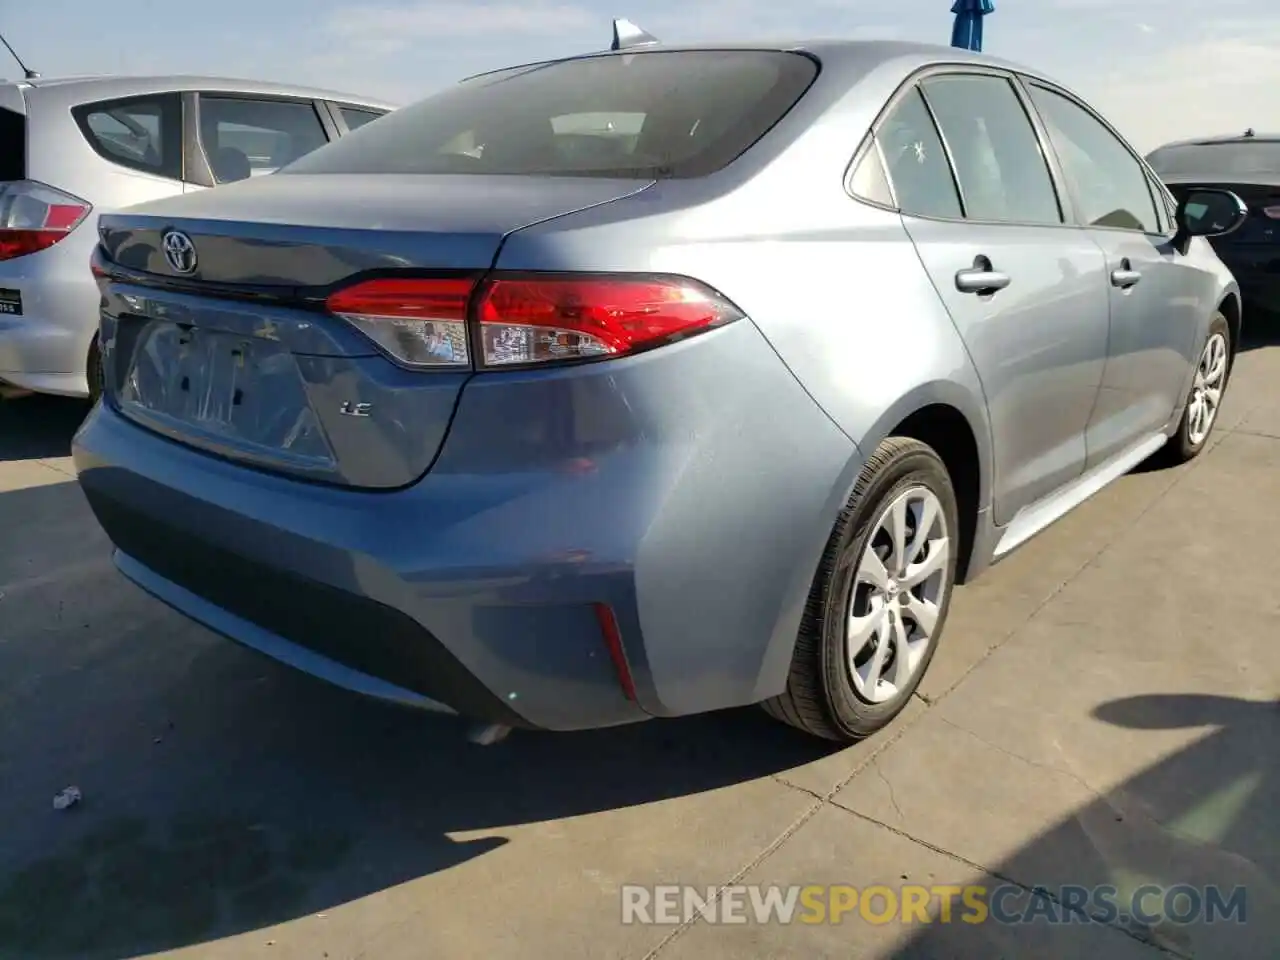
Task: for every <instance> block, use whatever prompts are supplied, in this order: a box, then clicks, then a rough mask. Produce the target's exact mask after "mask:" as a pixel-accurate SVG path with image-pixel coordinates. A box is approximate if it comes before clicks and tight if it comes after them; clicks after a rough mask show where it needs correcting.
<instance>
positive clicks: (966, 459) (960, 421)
mask: <svg viewBox="0 0 1280 960" xmlns="http://www.w3.org/2000/svg"><path fill="white" fill-rule="evenodd" d="M886 437H907V438H909V439H912V440H919V441H920V442H921V443H925V444H928V445H929V446H930V447H932V448H933V449H934V451H935V452H936V453H937V454H938V456H939V457H940V458H941V459H942V462H943V463H944V464H945V465H946V467H947V472H948V473H949V474H950V475H951V482H952V485H953V486H954V487H955V490H956V499H957V505H958V507H959V509H960V534H961V540H962V543H961V546H960V553H959V563H958V564H957V579H958V581H959V582H961V583H963V582H964V581H965V579H966V578H967V577H966V575H967V572H968V569H969V565H970V561H971V559H972V555H973V547H974V542H975V538H976V534H977V521H978V516H979V515H980V514H981V512H982V511H983V510H984V509H985V508H986V507H987V506H988V505H989V504H990V502H991V477H992V469H993V468H992V463H993V458H992V452H991V431H990V427H989V425H988V423H987V419H986V407H985V404H983V403H982V402H981V401H980V400H979V399H977V398H975V397H973V396H972V395H970V394H969V392H968V391H966V390H964V388H963V387H961V386H959V385H957V384H954V383H934V384H929V385H926V386H924V387H922V388H920V389H919V390H917V391H913V393H912V394H910V395H908V396H907V397H904V398H903V399H902V401H900V402H899V403H897V404H894V405H893V406H892V407H891V408H890V409H889V411H888V412H887V413H886V415H885V416H884V417H883V418H881V420H880V421H879V422H878V423H877V425H876V427H875V428H874V429H873V430H871V431H868V433H867V436H865V437H862V438H859V442H858V446H859V447H860V448H861V449H862V450H863V451H871V450H874V449H875V448H876V447H877V446H878V445H879V444H880V442H881V441H882V440H884V439H885V438H886Z"/></svg>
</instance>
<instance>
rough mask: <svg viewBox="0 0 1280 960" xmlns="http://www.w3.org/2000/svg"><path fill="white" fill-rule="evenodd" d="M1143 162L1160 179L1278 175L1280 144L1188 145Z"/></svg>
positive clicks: (1166, 149) (1167, 149)
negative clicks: (1258, 174)
mask: <svg viewBox="0 0 1280 960" xmlns="http://www.w3.org/2000/svg"><path fill="white" fill-rule="evenodd" d="M1147 163H1149V164H1151V169H1152V170H1154V171H1155V172H1156V173H1158V174H1160V176H1162V177H1171V178H1172V177H1177V178H1188V179H1199V180H1219V181H1221V180H1222V179H1223V178H1224V177H1230V176H1239V175H1247V174H1257V173H1266V174H1270V175H1272V176H1275V175H1276V174H1280V141H1276V140H1257V141H1235V142H1232V141H1228V142H1226V143H1188V144H1182V145H1179V146H1168V147H1161V148H1160V149H1159V150H1156V151H1155V152H1154V153H1152V154H1151V155H1150V156H1149V157H1147Z"/></svg>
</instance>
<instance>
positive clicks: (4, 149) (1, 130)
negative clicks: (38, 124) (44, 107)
mask: <svg viewBox="0 0 1280 960" xmlns="http://www.w3.org/2000/svg"><path fill="white" fill-rule="evenodd" d="M26 158H27V118H26V117H24V116H23V115H22V114H20V113H16V112H15V111H13V110H5V109H4V108H2V107H0V183H3V182H5V181H6V180H25V179H26V178H27V171H26V166H27V161H26Z"/></svg>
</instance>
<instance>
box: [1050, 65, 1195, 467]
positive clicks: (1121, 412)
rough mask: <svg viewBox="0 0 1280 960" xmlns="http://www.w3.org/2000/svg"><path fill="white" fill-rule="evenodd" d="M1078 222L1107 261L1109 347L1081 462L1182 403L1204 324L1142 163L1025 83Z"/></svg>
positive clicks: (1103, 127)
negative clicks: (1085, 452)
mask: <svg viewBox="0 0 1280 960" xmlns="http://www.w3.org/2000/svg"><path fill="white" fill-rule="evenodd" d="M1027 90H1028V93H1029V95H1030V98H1031V101H1032V103H1033V104H1034V105H1035V107H1036V109H1037V111H1038V112H1039V115H1040V117H1041V118H1042V119H1043V121H1044V124H1045V128H1046V130H1047V133H1048V137H1049V140H1050V142H1051V144H1052V145H1053V149H1054V152H1055V153H1056V154H1057V158H1058V162H1059V163H1060V164H1061V166H1062V170H1063V173H1064V174H1065V179H1066V181H1067V184H1068V188H1069V189H1070V191H1071V193H1072V198H1073V201H1074V203H1075V205H1076V210H1077V213H1078V216H1079V219H1080V222H1081V223H1082V224H1083V225H1085V226H1087V227H1088V229H1089V233H1090V235H1091V236H1092V237H1093V239H1094V241H1095V242H1097V243H1098V245H1099V246H1100V247H1102V249H1103V251H1104V252H1105V254H1106V258H1107V289H1108V292H1109V296H1110V304H1111V342H1110V347H1109V356H1108V360H1107V367H1106V372H1105V373H1104V374H1103V378H1102V390H1101V392H1100V393H1099V395H1098V404H1097V408H1096V409H1095V410H1094V413H1093V416H1092V418H1091V420H1090V423H1089V429H1088V443H1089V464H1090V466H1093V465H1097V464H1100V463H1102V462H1104V461H1105V460H1107V459H1109V458H1110V457H1113V456H1115V455H1116V454H1118V453H1120V452H1122V451H1124V450H1125V449H1127V448H1129V447H1132V446H1133V445H1134V444H1136V443H1139V442H1141V441H1143V440H1145V439H1148V438H1150V437H1151V436H1153V435H1155V434H1156V433H1158V432H1160V431H1161V430H1162V429H1163V428H1164V426H1165V424H1166V423H1167V422H1168V420H1169V417H1170V416H1171V415H1172V413H1173V411H1174V410H1175V408H1176V407H1177V406H1178V405H1179V403H1180V401H1181V399H1182V398H1181V397H1180V394H1181V392H1182V390H1183V384H1184V383H1185V382H1186V378H1187V377H1186V375H1187V370H1188V365H1189V364H1190V363H1191V362H1192V359H1193V353H1194V351H1195V350H1196V349H1197V346H1198V345H1197V344H1196V343H1195V338H1196V336H1197V333H1198V331H1199V330H1200V329H1201V326H1202V320H1203V318H1202V317H1200V316H1198V315H1197V312H1198V310H1200V309H1201V298H1200V297H1198V296H1197V295H1196V293H1197V291H1196V289H1195V284H1196V272H1195V271H1194V270H1191V269H1189V268H1188V267H1187V266H1186V264H1185V258H1184V257H1183V256H1182V255H1181V254H1180V253H1178V251H1177V250H1175V249H1174V247H1173V244H1172V242H1171V241H1172V239H1173V230H1172V227H1171V224H1170V223H1169V222H1168V219H1167V211H1166V210H1164V204H1163V202H1160V203H1157V197H1158V196H1159V194H1158V193H1157V192H1156V191H1155V190H1154V189H1153V184H1152V183H1151V181H1150V178H1149V176H1148V173H1147V170H1146V167H1145V166H1144V165H1143V164H1142V162H1141V161H1140V160H1139V159H1138V157H1137V155H1136V154H1135V153H1134V151H1133V150H1132V149H1130V147H1129V146H1128V144H1126V143H1125V142H1124V141H1123V140H1122V139H1120V137H1119V136H1118V135H1117V134H1116V133H1115V132H1114V131H1112V130H1111V128H1110V127H1109V126H1108V125H1107V124H1106V123H1105V122H1104V121H1103V120H1101V119H1100V118H1099V117H1098V116H1097V114H1095V113H1094V112H1093V111H1091V110H1090V109H1089V108H1088V107H1087V106H1085V105H1084V104H1083V103H1081V102H1080V101H1079V100H1076V99H1075V98H1074V97H1071V96H1070V95H1068V94H1067V93H1065V92H1063V91H1061V90H1055V89H1053V88H1051V87H1049V86H1047V85H1045V84H1042V83H1040V82H1039V81H1034V82H1028V83H1027Z"/></svg>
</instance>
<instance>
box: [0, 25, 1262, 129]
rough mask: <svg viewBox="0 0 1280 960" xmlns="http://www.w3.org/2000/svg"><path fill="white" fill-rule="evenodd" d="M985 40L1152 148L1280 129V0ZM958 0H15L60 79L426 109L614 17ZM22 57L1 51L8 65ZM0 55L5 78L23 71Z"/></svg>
mask: <svg viewBox="0 0 1280 960" xmlns="http://www.w3.org/2000/svg"><path fill="white" fill-rule="evenodd" d="M995 3H996V12H995V13H994V14H993V15H991V17H989V18H988V20H987V24H986V49H987V51H988V52H991V53H994V54H997V55H999V56H1002V57H1005V58H1007V59H1011V60H1016V61H1019V62H1022V63H1025V64H1028V65H1030V66H1034V67H1036V68H1038V69H1040V70H1042V71H1044V72H1046V73H1049V74H1050V75H1052V76H1054V77H1055V78H1056V79H1058V80H1059V81H1061V82H1063V83H1065V84H1067V85H1068V86H1070V87H1072V88H1073V89H1075V90H1076V91H1077V92H1079V93H1080V94H1082V95H1084V96H1085V97H1086V98H1087V99H1089V100H1090V102H1091V103H1093V104H1094V106H1095V107H1097V108H1098V109H1099V110H1100V111H1101V112H1102V113H1103V114H1104V115H1105V116H1107V117H1108V119H1110V120H1111V121H1112V122H1113V123H1115V124H1116V125H1117V126H1118V127H1119V129H1120V130H1121V131H1122V132H1123V133H1124V134H1125V135H1126V136H1127V137H1128V138H1129V139H1130V141H1132V142H1133V143H1134V145H1135V146H1137V147H1138V148H1139V149H1142V150H1144V151H1145V150H1150V149H1153V148H1154V147H1157V146H1159V145H1160V144H1162V143H1165V142H1167V141H1169V140H1172V139H1178V138H1182V137H1193V136H1204V135H1208V134H1215V133H1240V132H1243V131H1244V129H1245V128H1246V127H1254V128H1256V129H1257V130H1259V131H1264V130H1266V131H1269V132H1274V133H1280V96H1277V95H1276V94H1275V91H1277V90H1280V55H1278V54H1280V0H995ZM950 5H951V3H950V0H611V2H610V3H609V4H607V5H606V4H602V3H601V2H600V0H372V2H360V0H212V2H204V3H178V4H171V3H155V2H154V0H106V2H102V0H0V32H3V33H4V35H5V37H6V38H7V39H8V40H9V42H10V43H11V44H12V45H13V46H14V47H15V48H16V49H17V51H18V53H19V54H20V55H21V56H22V57H23V58H24V59H25V60H26V61H27V63H28V66H30V67H31V68H32V69H35V70H38V71H39V72H41V73H42V74H44V76H46V77H52V76H59V75H69V74H86V73H133V74H146V73H196V74H208V75H217V76H233V77H250V78H254V79H263V80H278V81H285V82H296V83H304V84H309V85H315V86H322V87H326V88H329V89H336V90H341V91H346V92H351V93H357V94H364V95H367V96H371V97H378V98H383V99H387V100H390V101H391V102H393V103H396V104H404V103H411V102H413V101H414V100H418V99H421V98H422V97H424V96H427V95H429V94H430V93H432V92H434V91H435V90H438V89H440V88H441V87H443V86H445V85H447V84H449V83H452V82H454V81H456V80H458V79H461V78H462V77H464V76H467V75H469V74H473V73H478V72H480V71H483V70H488V69H495V68H498V67H503V66H509V65H512V64H517V63H524V62H529V61H533V60H542V59H547V58H551V57H557V56H564V55H567V54H573V53H577V52H587V51H593V50H600V49H604V48H606V47H607V46H608V43H609V39H610V36H611V32H610V31H611V26H610V24H611V21H612V19H613V18H614V17H627V18H629V19H631V20H633V21H635V22H636V23H638V24H639V25H640V26H641V27H643V28H644V29H646V30H647V31H648V32H650V33H652V34H654V35H655V36H657V37H659V38H660V39H662V40H666V41H670V42H695V41H700V40H715V39H721V40H739V39H743V40H755V39H770V40H772V39H802V38H803V39H808V38H831V37H848V38H854V39H864V38H867V39H875V38H883V39H910V40H921V41H926V42H933V43H943V44H945V43H947V42H949V40H950V29H951V27H950V24H951V14H950ZM3 56H7V55H5V54H4V53H3V51H2V50H0V57H3ZM19 75H20V74H19V72H18V69H17V67H16V65H13V64H11V63H6V62H0V76H8V77H17V76H19Z"/></svg>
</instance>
